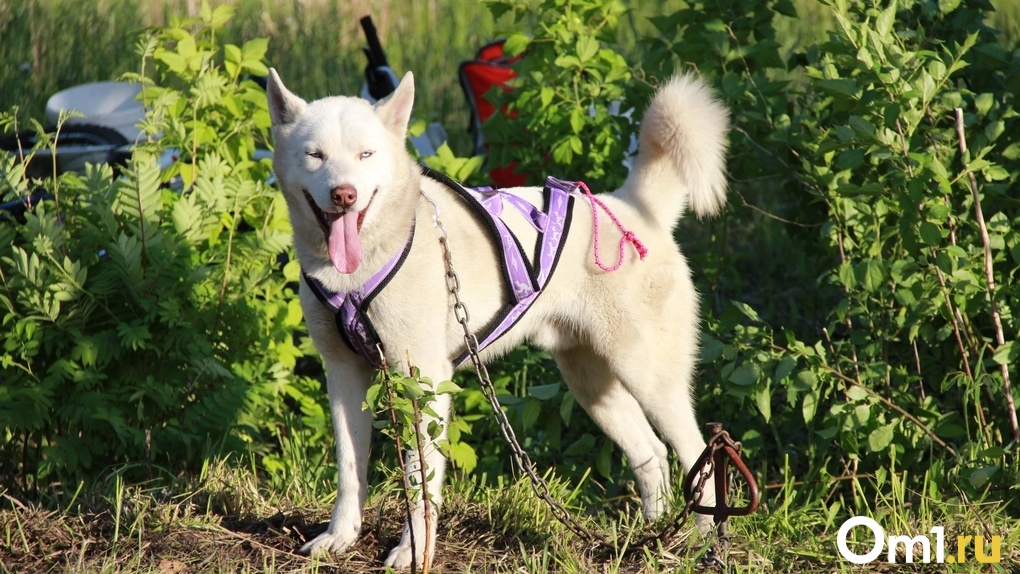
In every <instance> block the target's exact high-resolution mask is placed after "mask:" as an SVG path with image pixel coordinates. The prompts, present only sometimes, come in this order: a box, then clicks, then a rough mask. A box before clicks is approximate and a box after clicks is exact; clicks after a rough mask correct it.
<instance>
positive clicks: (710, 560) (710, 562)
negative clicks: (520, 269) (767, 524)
mask: <svg viewBox="0 0 1020 574" xmlns="http://www.w3.org/2000/svg"><path fill="white" fill-rule="evenodd" d="M421 195H422V197H423V198H425V200H426V201H427V202H428V203H429V204H430V205H431V206H432V210H433V215H432V225H433V227H435V228H437V229H438V230H439V244H440V246H441V247H442V249H443V259H444V262H445V266H446V287H447V289H448V290H449V292H450V294H451V295H453V299H454V305H453V312H454V317H455V318H456V319H457V322H458V323H460V326H461V328H462V329H463V331H464V345H465V348H466V349H467V352H468V356H469V357H470V359H471V364H472V366H473V367H474V369H475V373H476V374H477V376H478V381H479V383H480V384H481V387H482V392H483V394H484V395H485V398H486V399H487V400H488V402H489V405H490V406H491V407H492V412H493V416H494V417H495V418H496V423H497V426H499V429H500V432H501V433H502V434H503V438H504V439H505V440H506V442H507V444H508V445H509V447H510V453H511V455H512V458H513V461H514V464H516V466H517V468H519V469H521V471H523V472H524V473H525V474H526V475H527V476H528V479H529V481H530V484H531V488H532V490H533V491H534V492H535V495H536V496H538V497H539V498H540V499H542V500H544V501H545V503H546V504H547V505H548V507H549V509H550V510H551V511H552V513H553V516H555V517H556V519H557V520H559V521H560V522H561V523H562V524H563V525H564V526H566V527H567V528H569V529H570V531H571V532H573V533H574V534H576V535H577V536H578V537H579V538H581V539H582V540H585V541H586V542H587V543H588V544H589V546H590V547H591V550H597V549H599V548H600V547H601V548H604V549H606V550H615V548H616V546H615V545H614V544H613V542H612V541H611V540H610V538H609V537H607V536H606V535H604V534H602V533H600V532H595V531H593V530H590V529H588V528H585V527H584V525H582V524H581V523H580V522H579V521H578V520H577V519H575V518H574V517H573V516H572V515H571V513H570V511H568V510H567V509H566V507H564V506H563V505H562V504H561V503H560V502H558V501H557V500H555V499H554V498H553V496H552V491H551V490H550V488H549V484H548V483H547V482H546V481H545V480H544V479H543V478H542V477H540V476H539V475H538V473H537V472H536V470H535V465H534V463H533V462H532V461H531V457H529V456H528V453H527V452H526V451H525V450H524V448H523V447H522V446H521V444H520V442H518V440H517V435H516V433H515V432H514V430H513V427H512V426H511V424H510V420H509V418H508V417H507V415H506V412H505V411H504V410H503V408H502V405H500V403H499V398H498V397H497V396H496V389H495V386H494V385H493V384H492V380H491V379H490V378H489V370H488V369H487V368H486V366H485V364H484V363H483V362H482V360H481V357H480V356H479V351H478V338H477V337H476V336H475V335H474V333H473V332H472V330H471V328H470V326H469V323H470V315H469V314H468V309H467V306H465V305H464V302H463V301H462V300H461V298H460V277H459V276H458V275H457V272H456V271H455V270H454V267H453V255H452V253H451V251H450V245H449V235H448V234H447V231H446V226H445V225H443V222H442V221H441V220H440V218H439V206H438V205H437V204H436V202H435V201H433V200H432V198H430V197H429V196H428V195H426V194H425V192H424V191H421ZM713 424H715V423H713ZM721 428H722V427H721V425H718V428H717V429H714V430H715V431H716V432H714V434H713V439H712V440H710V441H709V444H708V446H707V447H706V448H705V450H704V452H703V453H702V455H701V457H700V458H699V459H698V463H697V464H695V465H694V466H693V467H692V468H691V470H690V472H689V473H688V474H687V477H686V478H685V480H684V496H685V498H686V504H685V505H684V508H683V509H682V510H681V511H680V513H679V514H678V515H677V516H676V517H675V518H674V519H673V520H672V521H670V522H669V523H668V524H667V525H666V526H665V527H664V528H663V529H662V530H661V531H660V532H659V533H657V534H652V535H648V536H646V537H644V538H642V539H640V540H638V541H637V542H636V543H633V544H629V545H628V546H627V549H626V551H625V552H627V553H630V552H633V551H636V550H638V549H641V548H645V547H648V546H651V545H653V544H656V543H659V542H666V541H667V540H669V539H670V538H672V537H673V536H675V535H676V534H677V533H678V532H679V531H680V530H681V529H682V528H683V526H684V524H685V523H686V522H687V520H688V519H689V518H690V516H691V515H692V514H694V513H695V512H696V511H701V512H703V513H705V514H713V515H714V516H716V523H717V525H718V533H719V535H720V537H719V539H720V540H721V541H722V542H723V543H724V544H726V545H728V540H726V517H727V516H729V514H727V513H726V512H722V513H716V512H714V510H715V509H713V508H709V509H707V510H709V512H704V510H705V508H704V507H702V506H701V499H702V498H703V496H704V485H705V483H706V482H707V481H708V480H709V478H710V477H711V476H712V471H713V469H714V468H715V467H716V466H717V464H718V461H719V460H720V459H719V455H718V454H717V453H719V452H720V451H722V450H723V449H726V448H730V450H731V451H732V447H733V446H736V449H738V450H739V443H735V442H734V441H733V440H732V439H730V438H729V434H728V433H726V432H725V431H722V430H721ZM720 433H721V434H720ZM721 435H725V437H724V439H725V440H716V438H717V437H720V438H722V436H721ZM737 458H738V459H739V454H738V455H737ZM740 466H741V467H742V466H743V464H742V463H740ZM743 468H744V471H742V474H743V475H744V477H745V479H747V478H749V477H750V474H749V472H746V467H743ZM716 482H717V485H718V484H722V483H721V482H720V481H719V480H718V479H717V481H716ZM726 482H728V481H726ZM749 482H750V484H751V485H754V486H753V488H752V495H753V498H754V502H753V504H752V505H750V506H749V508H750V511H748V512H746V513H747V514H749V513H750V512H753V510H754V507H756V506H757V496H758V494H757V485H755V484H754V480H753V478H752V479H750V481H749ZM723 497H724V498H725V494H723ZM727 509H729V507H726V506H725V504H724V505H723V507H722V510H723V511H726V510H727ZM739 510H744V509H739ZM701 564H702V565H703V566H707V567H717V566H719V565H721V566H722V567H723V569H724V571H725V567H726V565H725V562H723V561H722V560H720V559H719V556H718V553H717V552H716V551H715V547H714V545H713V546H711V547H710V548H709V549H708V551H707V552H706V554H705V556H703V557H702V560H701Z"/></svg>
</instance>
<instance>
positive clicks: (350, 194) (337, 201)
mask: <svg viewBox="0 0 1020 574" xmlns="http://www.w3.org/2000/svg"><path fill="white" fill-rule="evenodd" d="M330 199H331V200H332V201H333V205H335V206H337V207H350V206H352V205H354V202H355V201H357V200H358V190H357V189H354V186H353V185H350V184H347V183H345V184H343V185H338V186H336V187H334V188H333V191H332V192H330Z"/></svg>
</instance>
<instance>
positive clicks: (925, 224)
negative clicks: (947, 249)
mask: <svg viewBox="0 0 1020 574" xmlns="http://www.w3.org/2000/svg"><path fill="white" fill-rule="evenodd" d="M917 234H918V235H920V236H921V241H923V242H924V244H925V245H929V246H936V245H938V244H939V243H942V231H941V230H939V228H938V226H937V225H935V224H934V223H932V222H930V221H922V222H921V225H920V226H919V227H918V228H917Z"/></svg>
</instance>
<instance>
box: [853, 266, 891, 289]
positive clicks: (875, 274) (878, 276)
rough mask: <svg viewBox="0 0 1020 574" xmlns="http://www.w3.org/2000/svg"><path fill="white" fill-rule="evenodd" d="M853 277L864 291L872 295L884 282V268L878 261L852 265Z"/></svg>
mask: <svg viewBox="0 0 1020 574" xmlns="http://www.w3.org/2000/svg"><path fill="white" fill-rule="evenodd" d="M854 275H855V276H856V277H857V282H858V283H859V284H860V285H861V286H863V287H864V289H865V290H866V291H868V292H869V293H874V292H876V291H878V290H879V289H880V288H881V287H882V283H883V281H884V280H885V266H884V265H883V264H882V262H881V261H879V260H878V259H867V260H865V261H864V262H862V263H858V264H857V265H854Z"/></svg>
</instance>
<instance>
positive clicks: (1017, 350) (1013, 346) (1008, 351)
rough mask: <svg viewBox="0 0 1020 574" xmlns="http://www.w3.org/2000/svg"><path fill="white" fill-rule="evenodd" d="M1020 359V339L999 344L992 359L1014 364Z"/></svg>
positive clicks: (1001, 362) (1005, 363)
mask: <svg viewBox="0 0 1020 574" xmlns="http://www.w3.org/2000/svg"><path fill="white" fill-rule="evenodd" d="M1017 359H1020V341H1007V342H1005V343H1003V344H1002V345H999V346H998V347H996V349H995V353H994V354H993V355H992V360H993V361H995V362H996V363H998V364H1000V365H1013V364H1015V363H1016V362H1017Z"/></svg>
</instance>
